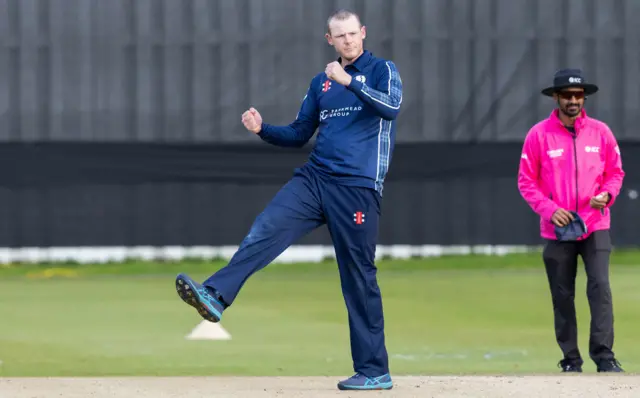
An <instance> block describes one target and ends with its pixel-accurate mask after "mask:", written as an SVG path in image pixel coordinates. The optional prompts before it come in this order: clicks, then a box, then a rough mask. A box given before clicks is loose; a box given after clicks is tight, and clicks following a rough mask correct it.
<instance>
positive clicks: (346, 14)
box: [327, 8, 362, 33]
mask: <svg viewBox="0 0 640 398" xmlns="http://www.w3.org/2000/svg"><path fill="white" fill-rule="evenodd" d="M351 17H355V18H356V19H357V20H358V23H359V24H360V26H362V22H361V21H360V16H358V14H356V13H355V12H353V11H351V10H347V9H345V8H342V9H340V10H338V11H335V12H334V13H333V14H331V15H329V18H327V32H328V33H331V28H330V27H329V25H330V24H331V21H333V20H334V19H337V20H338V21H344V20H346V19H349V18H351Z"/></svg>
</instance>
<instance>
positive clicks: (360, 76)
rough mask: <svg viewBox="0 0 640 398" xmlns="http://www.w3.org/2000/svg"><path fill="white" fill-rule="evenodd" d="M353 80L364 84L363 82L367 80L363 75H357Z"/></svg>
mask: <svg viewBox="0 0 640 398" xmlns="http://www.w3.org/2000/svg"><path fill="white" fill-rule="evenodd" d="M355 79H356V80H357V81H359V82H360V83H364V82H366V81H367V78H366V77H364V76H363V75H358V76H356V77H355Z"/></svg>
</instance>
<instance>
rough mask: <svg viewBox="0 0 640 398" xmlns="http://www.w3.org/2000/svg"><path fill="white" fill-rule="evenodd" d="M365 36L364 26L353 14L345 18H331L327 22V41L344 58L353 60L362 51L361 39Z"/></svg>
mask: <svg viewBox="0 0 640 398" xmlns="http://www.w3.org/2000/svg"><path fill="white" fill-rule="evenodd" d="M365 36H366V30H365V27H364V26H360V22H359V21H358V19H357V18H356V17H354V16H353V15H352V16H350V17H349V18H347V19H345V20H339V19H333V20H332V21H331V22H330V23H329V32H328V33H327V34H326V35H325V37H326V38H327V41H328V42H329V44H330V45H332V46H333V47H334V48H335V49H336V51H337V52H338V54H340V56H341V57H342V58H343V59H344V60H346V61H349V62H350V61H353V60H354V59H355V58H357V57H358V56H359V55H360V54H361V53H362V41H363V40H364V38H365Z"/></svg>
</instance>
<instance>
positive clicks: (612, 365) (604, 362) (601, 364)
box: [598, 358, 624, 373]
mask: <svg viewBox="0 0 640 398" xmlns="http://www.w3.org/2000/svg"><path fill="white" fill-rule="evenodd" d="M598 372H616V373H621V372H624V370H622V368H621V367H620V362H618V361H617V360H616V359H615V358H611V359H601V360H600V361H598Z"/></svg>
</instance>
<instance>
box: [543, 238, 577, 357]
mask: <svg viewBox="0 0 640 398" xmlns="http://www.w3.org/2000/svg"><path fill="white" fill-rule="evenodd" d="M542 256H543V260H544V265H545V269H546V272H547V278H548V280H549V288H550V290H551V298H552V302H553V316H554V326H555V334H556V341H557V342H558V345H559V346H560V349H561V350H562V353H563V354H564V361H565V363H563V366H566V365H567V364H569V365H577V366H582V364H583V360H582V358H581V355H580V350H579V349H578V323H577V320H576V308H575V295H576V272H577V270H578V246H577V243H576V242H558V241H553V240H549V241H547V244H546V245H545V248H544V251H543V255H542ZM567 362H568V363H567Z"/></svg>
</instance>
